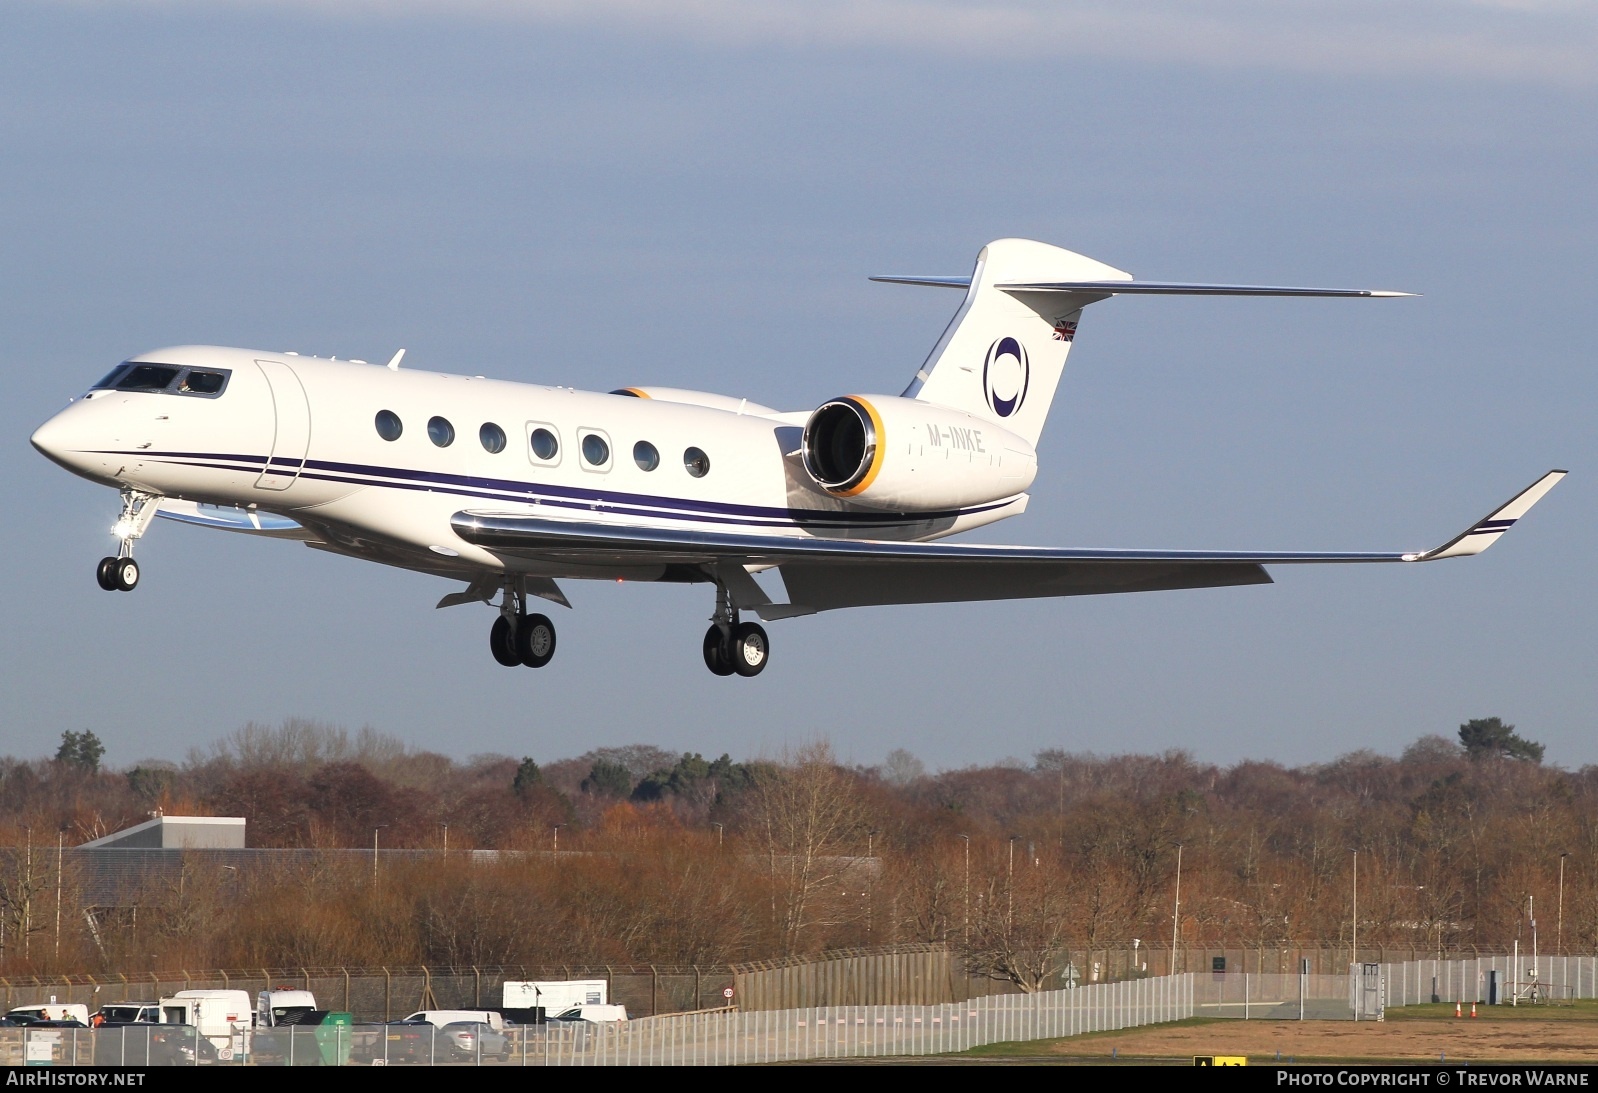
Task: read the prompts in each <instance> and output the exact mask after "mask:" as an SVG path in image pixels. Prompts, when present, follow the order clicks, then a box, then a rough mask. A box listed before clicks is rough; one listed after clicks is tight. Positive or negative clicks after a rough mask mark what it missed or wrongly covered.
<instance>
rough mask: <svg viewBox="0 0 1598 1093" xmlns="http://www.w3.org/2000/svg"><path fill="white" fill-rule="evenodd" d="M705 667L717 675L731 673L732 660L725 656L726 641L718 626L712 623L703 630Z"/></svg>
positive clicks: (728, 674)
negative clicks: (707, 628) (708, 627)
mask: <svg viewBox="0 0 1598 1093" xmlns="http://www.w3.org/2000/svg"><path fill="white" fill-rule="evenodd" d="M705 667H706V668H709V669H710V670H711V671H712V672H714V673H715V674H716V675H718V676H730V675H732V660H731V658H729V657H728V656H727V643H726V641H725V640H723V634H722V630H721V627H719V626H715V625H712V626H711V628H710V629H709V630H706V631H705Z"/></svg>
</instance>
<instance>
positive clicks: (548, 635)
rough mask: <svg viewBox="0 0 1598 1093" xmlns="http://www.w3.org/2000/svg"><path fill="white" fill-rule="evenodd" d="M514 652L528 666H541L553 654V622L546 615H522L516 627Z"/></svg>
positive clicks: (546, 662)
mask: <svg viewBox="0 0 1598 1093" xmlns="http://www.w3.org/2000/svg"><path fill="white" fill-rule="evenodd" d="M516 652H517V654H518V655H519V656H520V657H521V662H522V663H523V664H525V665H527V667H529V668H542V667H543V666H544V665H546V664H548V663H549V660H550V658H551V657H553V656H554V655H555V624H554V623H552V622H550V621H549V616H548V615H523V616H522V618H521V622H520V623H519V624H518V625H517V627H516Z"/></svg>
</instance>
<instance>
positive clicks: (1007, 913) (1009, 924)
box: [1004, 835, 1021, 934]
mask: <svg viewBox="0 0 1598 1093" xmlns="http://www.w3.org/2000/svg"><path fill="white" fill-rule="evenodd" d="M1020 837H1021V836H1019V835H1011V836H1010V863H1009V865H1007V866H1006V867H1005V879H1004V887H1005V893H1004V932H1005V933H1006V934H1009V933H1010V931H1012V930H1014V929H1015V840H1017V839H1019V838H1020Z"/></svg>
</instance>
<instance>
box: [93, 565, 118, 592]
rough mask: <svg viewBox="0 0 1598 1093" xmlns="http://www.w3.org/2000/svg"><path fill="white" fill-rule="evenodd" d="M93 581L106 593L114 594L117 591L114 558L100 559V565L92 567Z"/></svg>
mask: <svg viewBox="0 0 1598 1093" xmlns="http://www.w3.org/2000/svg"><path fill="white" fill-rule="evenodd" d="M94 579H95V580H96V581H98V582H99V584H100V587H101V588H103V589H105V590H106V591H107V592H115V591H116V590H117V560H116V559H115V558H101V559H100V564H99V565H97V566H95V567H94Z"/></svg>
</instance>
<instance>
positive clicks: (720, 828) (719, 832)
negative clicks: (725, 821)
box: [710, 824, 727, 847]
mask: <svg viewBox="0 0 1598 1093" xmlns="http://www.w3.org/2000/svg"><path fill="white" fill-rule="evenodd" d="M710 826H711V827H713V828H715V829H716V845H717V846H718V847H719V846H720V845H721V840H722V838H723V837H724V836H725V835H726V834H727V828H726V827H725V826H724V825H722V824H711V825H710Z"/></svg>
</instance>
